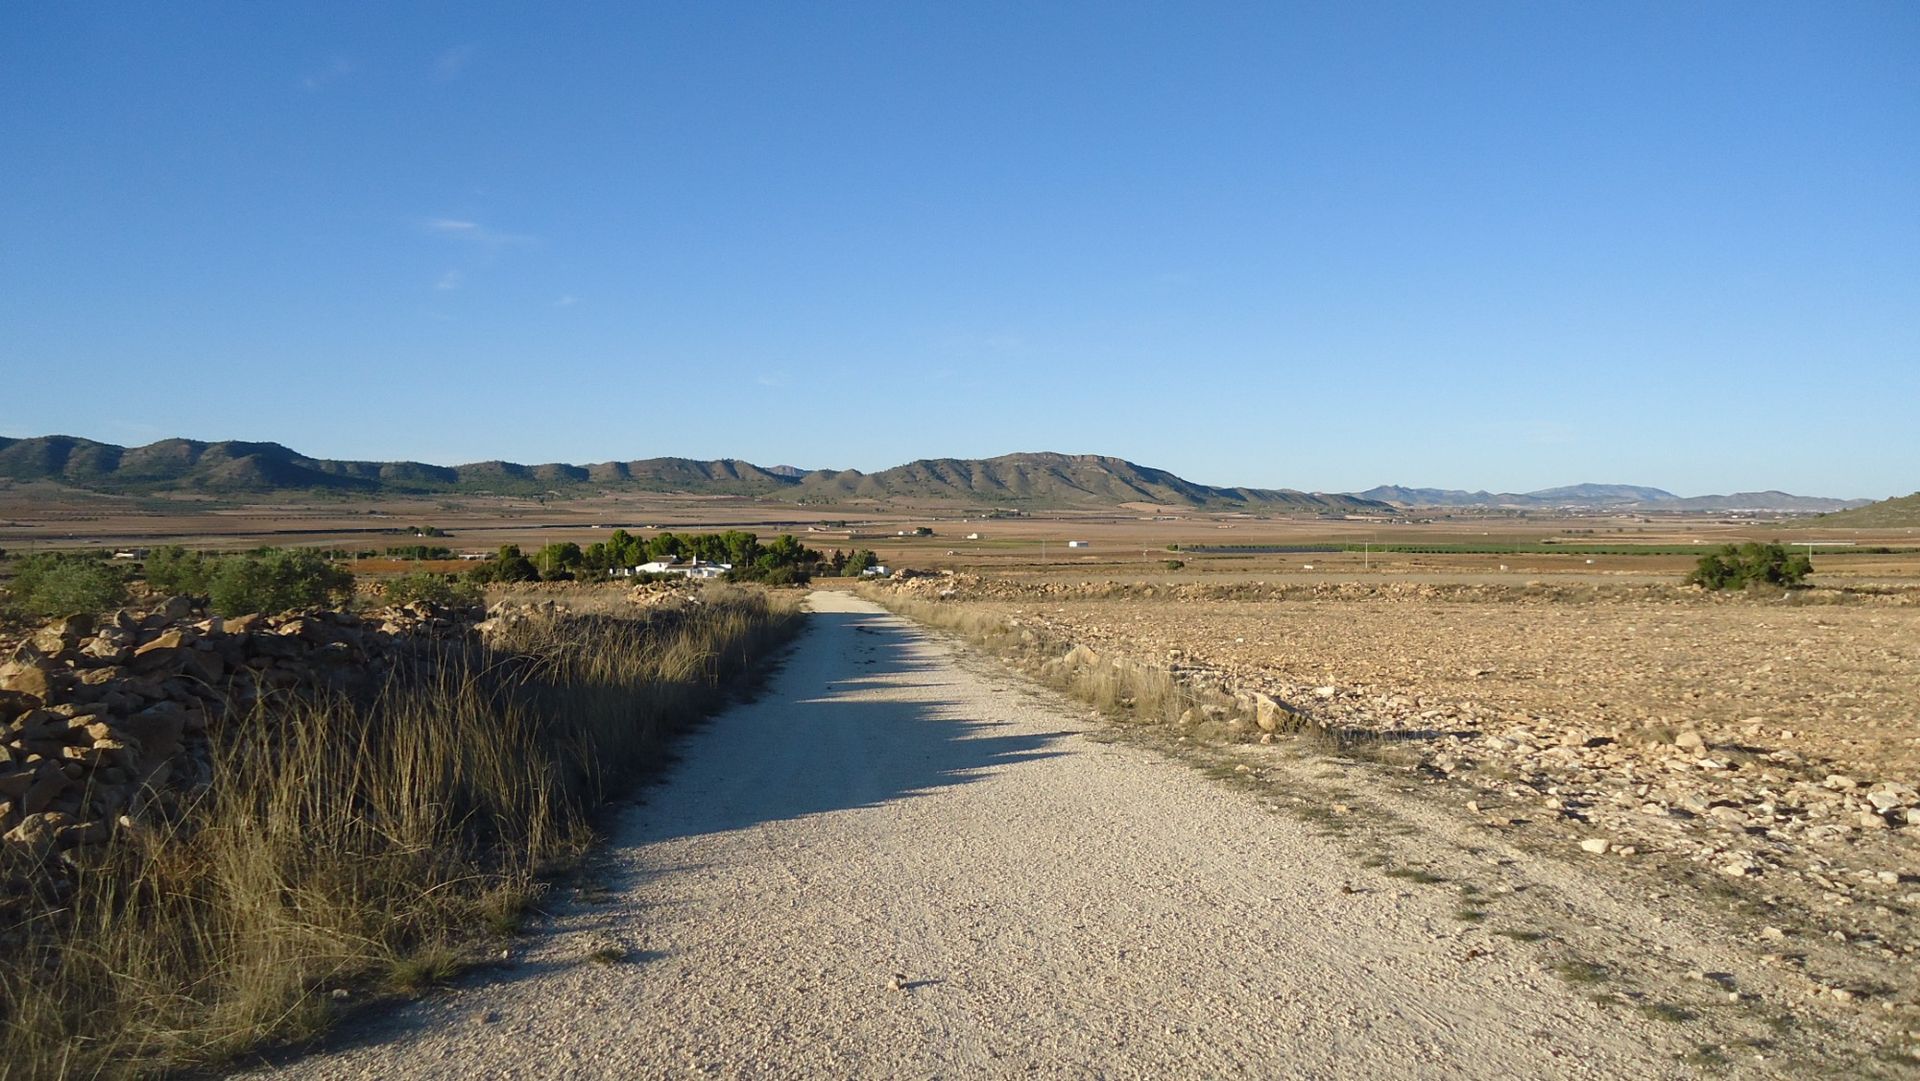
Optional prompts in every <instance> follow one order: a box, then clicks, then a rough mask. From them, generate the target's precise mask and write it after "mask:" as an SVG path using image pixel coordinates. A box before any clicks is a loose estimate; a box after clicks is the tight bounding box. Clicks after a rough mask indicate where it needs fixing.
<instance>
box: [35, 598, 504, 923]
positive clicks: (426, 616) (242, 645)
mask: <svg viewBox="0 0 1920 1081" xmlns="http://www.w3.org/2000/svg"><path fill="white" fill-rule="evenodd" d="M477 614H478V613H477V612H470V611H462V610H454V609H442V608H437V607H433V606H430V605H416V606H409V607H406V608H387V609H379V610H374V611H370V612H366V613H363V614H355V613H351V612H339V611H310V612H296V613H288V614H284V615H272V616H269V615H246V616H240V617H238V618H233V619H222V618H220V617H218V616H209V615H207V614H206V613H205V611H204V610H202V609H200V608H198V607H197V606H196V604H195V603H194V602H193V601H192V600H190V599H189V598H186V597H174V598H171V599H168V600H166V601H164V602H162V603H160V604H158V605H157V606H156V607H154V608H153V609H151V610H147V611H141V610H132V609H123V610H121V611H117V612H114V613H112V614H110V615H107V616H105V617H103V618H98V619H95V618H90V617H83V616H74V617H69V618H66V619H61V620H56V621H54V622H51V623H48V624H46V625H45V626H43V627H41V628H39V629H38V630H37V631H36V632H35V633H33V634H32V635H31V636H30V637H29V638H28V639H27V640H26V641H24V642H22V643H20V644H19V645H18V646H17V647H16V648H15V649H14V650H13V651H12V653H11V655H10V656H8V658H7V659H6V661H5V662H4V663H0V849H4V850H10V851H0V855H7V856H13V857H18V856H25V857H27V859H28V861H30V862H34V863H37V862H39V861H42V860H44V859H46V858H47V857H49V856H52V855H55V854H57V853H59V852H61V851H64V850H66V849H70V848H72V847H74V846H76V845H89V844H98V843H101V842H104V841H107V840H109V839H110V838H111V837H112V835H113V833H114V831H115V830H116V829H132V828H136V826H137V824H138V823H139V822H140V821H141V820H143V819H144V818H146V817H148V816H151V815H160V816H165V815H167V814H170V813H171V812H172V811H173V810H174V809H176V808H177V807H178V806H179V804H180V802H181V801H182V800H183V799H187V798H191V796H192V795H194V794H195V793H197V792H199V791H202V790H204V789H205V788H206V786H208V785H209V784H211V783H213V782H214V779H215V778H214V776H213V773H214V753H213V746H212V742H211V737H210V731H212V730H214V729H217V728H218V727H219V726H220V723H221V721H222V720H223V719H224V718H228V717H236V716H244V715H246V714H247V713H248V712H249V711H251V710H253V709H254V708H255V707H256V706H257V705H260V704H261V703H262V702H263V701H266V700H269V699H271V697H272V696H274V695H277V694H284V693H287V692H292V691H295V690H297V689H301V690H304V689H316V690H338V691H343V692H349V693H351V692H353V691H356V690H361V689H364V688H365V687H366V686H367V685H368V683H369V681H370V680H371V679H372V678H374V677H376V676H377V675H378V674H379V673H381V672H384V671H386V670H388V669H389V668H390V667H391V666H392V665H393V663H394V662H395V661H396V660H398V659H399V658H402V657H407V656H412V655H418V654H421V653H423V652H425V651H428V650H432V649H438V648H442V647H443V646H444V645H446V644H448V643H464V642H468V641H472V640H474V638H475V635H476V633H477V627H476V624H475V620H474V617H475V616H476V615H477ZM500 615H505V613H501V614H500ZM496 618H499V617H498V616H496ZM15 885H17V883H16V884H15Z"/></svg>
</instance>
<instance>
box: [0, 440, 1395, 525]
mask: <svg viewBox="0 0 1920 1081" xmlns="http://www.w3.org/2000/svg"><path fill="white" fill-rule="evenodd" d="M0 479H9V480H15V481H33V480H44V481H53V482H55V483H59V484H65V485H69V486H72V487H76V488H85V489H89V490H92V491H99V492H110V493H128V494H146V493H155V492H168V491H194V492H205V493H209V494H222V495H240V494H259V493H266V492H338V493H343V494H359V495H424V494H433V493H457V492H464V493H469V494H479V493H483V492H486V493H494V494H501V495H506V494H514V495H536V494H542V493H546V492H562V493H564V492H567V491H569V490H580V489H587V488H593V489H607V488H611V489H631V490H635V491H650V492H688V493H695V494H703V495H737V496H772V497H778V498H781V499H786V500H796V501H798V500H817V501H821V502H827V501H840V500H850V499H876V500H883V499H947V500H974V501H978V502H986V503H997V504H1007V505H1019V506H1048V507H1068V506H1118V505H1121V504H1125V503H1151V504H1155V505H1160V506H1173V507H1185V508H1194V509H1210V510H1251V511H1281V512H1287V511H1301V512H1308V513H1348V512H1368V511H1371V512H1381V511H1387V510H1390V509H1391V508H1389V507H1388V506H1387V505H1386V504H1384V503H1380V502H1376V501H1372V500H1366V499H1360V498H1357V497H1354V496H1349V495H1326V494H1320V493H1308V492H1297V491H1292V490H1290V489H1269V488H1217V487H1213V486H1210V485H1205V484H1196V483H1194V482H1192V481H1188V480H1185V479H1183V478H1181V477H1177V476H1175V475H1173V474H1172V473H1169V472H1167V471H1165V470H1162V469H1152V468H1149V467H1147V466H1141V465H1135V464H1134V463H1132V462H1129V461H1126V460H1124V459H1121V458H1112V457H1107V456H1104V455H1094V454H1054V453H1039V454H1007V455H1002V456H1000V457H998V458H986V459H961V458H931V459H921V460H920V461H916V462H910V463H908V464H906V465H902V466H895V467H894V468H892V469H886V470H882V471H880V472H878V473H862V472H860V471H859V470H857V469H843V470H831V469H814V470H800V469H797V468H795V467H793V466H776V467H773V468H771V469H767V468H762V467H760V466H757V465H754V464H753V463H751V462H741V461H735V460H731V459H723V460H720V461H696V460H693V459H689V458H647V459H642V460H637V461H628V462H598V463H595V464H592V465H567V464H563V463H549V464H545V465H519V464H517V463H514V462H499V461H490V462H475V463H471V464H468V465H457V466H440V465H427V464H425V463H422V462H360V461H339V460H334V459H328V458H311V457H308V456H306V455H304V454H300V453H299V452H297V451H294V450H290V449H288V448H287V447H283V446H281V445H280V444H278V443H247V442H236V441H225V442H217V443H204V442H200V441H197V440H191V439H164V440H161V441H160V442H157V443H150V444H148V445H146V446H143V447H121V446H116V445H114V444H111V443H98V442H95V441H93V440H90V439H81V438H78V437H75V436H65V435H54V436H43V437H38V438H32V439H9V438H4V437H0Z"/></svg>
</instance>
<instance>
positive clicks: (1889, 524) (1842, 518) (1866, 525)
mask: <svg viewBox="0 0 1920 1081" xmlns="http://www.w3.org/2000/svg"><path fill="white" fill-rule="evenodd" d="M1820 524H1821V525H1831V526H1843V527H1844V526H1854V527H1858V528H1862V529H1898V528H1900V527H1901V526H1920V492H1915V493H1913V494H1912V495H1903V496H1899V497H1897V498H1894V499H1882V500H1881V501H1880V502H1878V503H1869V504H1867V505H1866V506H1863V507H1855V508H1854V509H1852V510H1845V511H1841V512H1839V513H1838V514H1823V515H1821V516H1820Z"/></svg>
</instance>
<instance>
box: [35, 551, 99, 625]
mask: <svg viewBox="0 0 1920 1081" xmlns="http://www.w3.org/2000/svg"><path fill="white" fill-rule="evenodd" d="M8 592H9V593H10V594H11V596H12V599H13V606H14V607H16V608H18V609H19V610H20V611H21V612H23V613H25V614H27V615H30V616H39V617H42V618H45V617H49V616H70V615H78V614H80V613H83V612H98V611H100V610H102V609H106V608H114V607H117V606H119V605H120V604H123V603H125V601H126V599H127V583H126V580H125V579H124V578H123V577H122V576H121V574H120V572H119V570H118V569H116V568H114V567H112V566H110V565H108V564H107V563H104V562H102V561H101V560H99V559H97V558H94V557H92V556H83V555H73V554H68V553H62V552H43V553H40V554H39V555H30V556H27V557H26V558H24V559H21V560H20V561H19V562H17V563H15V564H14V568H13V584H12V586H10V587H9V590H8Z"/></svg>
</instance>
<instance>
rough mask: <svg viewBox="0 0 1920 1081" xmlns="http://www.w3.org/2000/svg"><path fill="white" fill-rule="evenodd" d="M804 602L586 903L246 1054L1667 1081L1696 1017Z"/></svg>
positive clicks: (960, 667) (876, 629)
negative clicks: (756, 678)
mask: <svg viewBox="0 0 1920 1081" xmlns="http://www.w3.org/2000/svg"><path fill="white" fill-rule="evenodd" d="M813 608H814V615H813V617H812V620H813V623H814V624H815V625H814V627H813V629H812V630H811V632H810V633H809V634H808V635H807V636H806V637H805V638H804V639H803V640H802V642H801V643H800V644H799V646H798V647H797V648H796V650H795V652H794V654H793V655H792V657H791V658H790V659H789V660H788V662H787V664H786V665H785V667H784V669H783V671H782V672H781V673H780V675H779V676H778V678H777V680H776V682H775V684H774V686H772V687H771V688H770V689H769V690H768V692H767V693H766V694H765V695H764V696H763V697H762V698H761V699H760V700H759V701H758V702H757V703H755V704H753V705H750V706H746V707H742V708H739V709H736V710H734V711H732V712H730V713H728V714H726V715H725V716H723V717H721V718H719V719H717V720H716V721H714V722H713V723H712V724H711V725H709V726H708V727H706V728H705V729H703V730H702V731H700V732H698V733H695V734H693V735H692V736H690V737H689V738H688V739H687V740H686V742H685V744H684V760H683V761H682V762H681V763H680V765H679V766H678V767H676V769H675V770H674V771H673V772H672V774H671V775H670V777H669V778H668V779H667V780H666V781H665V782H664V783H663V784H661V785H660V786H658V787H657V788H654V789H652V790H650V791H648V792H647V793H646V796H645V803H644V804H642V805H638V806H635V807H634V808H632V809H631V810H630V811H628V812H627V813H626V814H625V816H624V818H623V822H622V824H621V826H620V828H619V830H618V831H617V835H616V836H615V837H614V838H613V839H612V840H611V843H610V844H609V846H608V848H607V849H606V850H605V852H604V853H603V855H602V857H601V862H602V866H601V868H600V872H599V873H600V876H601V881H603V882H604V883H605V884H606V887H607V890H608V893H607V895H606V896H605V897H604V898H593V899H591V901H593V902H597V903H590V902H589V901H576V902H570V903H568V904H565V905H562V906H560V908H561V911H560V912H559V913H558V917H557V919H556V920H555V922H554V924H553V926H552V927H550V928H547V929H543V930H541V931H540V932H538V933H536V934H535V935H534V936H533V937H532V938H531V939H529V940H525V941H524V942H523V944H522V945H521V946H519V947H516V952H517V953H518V956H516V957H515V958H514V960H513V962H512V963H511V964H508V965H505V966H502V967H501V968H499V969H497V970H494V971H492V972H489V973H486V974H484V975H483V976H481V977H479V978H476V979H473V980H471V981H469V982H468V983H466V984H465V985H464V986H463V987H462V988H460V989H458V990H456V991H454V992H451V993H449V994H445V995H441V996H437V997H434V998H430V999H428V1000H426V1001H424V1002H422V1003H420V1004H417V1005H415V1006H412V1007H408V1008H406V1009H404V1010H401V1011H398V1012H397V1013H395V1014H393V1015H392V1016H390V1017H388V1018H386V1019H384V1020H382V1021H380V1022H379V1023H377V1024H374V1025H372V1026H366V1025H363V1026H361V1027H359V1028H357V1029H354V1030H350V1031H348V1032H346V1033H343V1035H342V1036H341V1037H340V1038H338V1039H336V1041H335V1042H334V1045H333V1046H332V1047H330V1048H329V1049H327V1050H324V1051H322V1052H320V1053H317V1054H315V1055H312V1056H309V1057H306V1058H304V1059H300V1060H297V1061H294V1062H292V1063H290V1064H288V1065H286V1066H284V1067H282V1068H281V1069H279V1070H276V1071H271V1074H272V1075H273V1076H286V1077H299V1078H321V1077H326V1078H342V1077H351V1078H375V1077H379V1078H385V1077H399V1076H406V1077H444V1078H460V1079H462V1081H465V1079H469V1078H478V1077H526V1078H532V1077H540V1078H548V1077H551V1078H560V1077H569V1078H571V1077H608V1078H614V1077H618V1078H632V1077H678V1076H725V1077H795V1078H801V1077H808V1078H811V1077H916V1078H925V1077H949V1078H966V1077H997V1076H1064V1077H1115V1078H1135V1077H1137V1078H1164V1077H1257V1078H1277V1077H1302V1078H1320V1077H1328V1078H1333V1077H1339V1078H1375V1077H1439V1076H1446V1077H1484V1078H1496V1077H1498V1078H1548V1077H1555V1078H1558V1077H1593V1078H1602V1077H1606V1078H1615V1077H1636V1078H1647V1077H1686V1076H1693V1072H1692V1071H1691V1070H1690V1069H1689V1068H1687V1067H1686V1066H1684V1065H1682V1064H1681V1063H1680V1062H1679V1061H1678V1060H1677V1058H1676V1055H1677V1053H1678V1051H1679V1050H1680V1049H1681V1048H1683V1047H1685V1046H1688V1045H1689V1044H1691V1043H1697V1042H1698V1041H1699V1040H1700V1039H1701V1034H1700V1033H1699V1032H1698V1031H1689V1032H1687V1033H1686V1034H1682V1033H1681V1032H1680V1031H1679V1029H1678V1028H1677V1027H1676V1026H1675V1025H1673V1024H1663V1023H1662V1022H1660V1021H1658V1020H1650V1019H1647V1018H1644V1017H1642V1016H1641V1015H1640V1014H1637V1013H1634V1012H1632V1011H1627V1010H1622V1009H1619V1008H1617V1007H1609V1006H1606V1005H1602V1004H1597V1003H1596V1002H1595V1001H1594V1000H1593V999H1592V997H1591V995H1590V994H1589V993H1587V989H1583V988H1581V987H1579V986H1577V985H1574V984H1570V983H1568V982H1565V981H1564V980H1563V979H1561V978H1558V977H1556V976H1555V975H1554V974H1553V973H1552V972H1551V971H1550V970H1549V968H1548V967H1547V966H1546V965H1545V964H1543V961H1542V958H1541V956H1540V955H1539V953H1538V951H1537V950H1536V949H1535V948H1534V947H1533V946H1531V945H1528V944H1525V943H1521V942H1516V941H1512V940H1510V939H1507V938H1501V937H1498V936H1496V935H1493V934H1490V933H1489V932H1488V931H1487V930H1486V929H1485V928H1483V927H1479V926H1475V925H1471V924H1462V923H1461V922H1460V921H1459V920H1458V918H1457V917H1456V916H1455V907H1456V905H1455V901H1454V899H1453V898H1452V897H1451V896H1450V895H1448V894H1447V893H1446V892H1444V891H1440V890H1434V889H1430V888H1422V887H1421V886H1419V885H1415V884H1410V883H1407V882H1405V881H1402V880H1398V879H1394V878H1391V877H1387V876H1386V875H1383V874H1381V873H1379V872H1378V871H1373V870H1368V869H1365V868H1361V867H1359V866H1356V865H1355V863H1354V862H1353V860H1352V857H1351V856H1350V854H1348V853H1347V852H1345V851H1343V850H1342V849H1341V847H1340V846H1339V845H1338V843H1337V842H1335V841H1334V840H1331V839H1329V838H1328V837H1326V836H1325V835H1324V834H1323V833H1322V832H1320V831H1317V830H1315V829H1313V828H1311V827H1310V825H1308V824H1306V823H1303V822H1301V821H1297V820H1295V819H1292V818H1288V817H1285V816H1281V815H1277V814H1274V813H1271V812H1270V811H1269V810H1268V809H1266V808H1264V807H1263V806H1262V805H1261V804H1260V803H1259V801H1257V800H1255V799H1253V798H1250V797H1248V796H1246V795H1244V794H1240V793H1235V792H1232V791H1230V790H1228V789H1226V788H1223V787H1222V786H1221V785H1220V784H1218V783H1217V782H1214V781H1212V780H1209V779H1208V778H1206V777H1205V776H1203V775H1202V774H1201V773H1199V772H1197V771H1195V770H1193V769H1190V768H1187V767H1186V766H1184V765H1182V764H1180V763H1179V762H1177V761H1175V760H1173V759H1171V758H1168V757H1166V756H1164V755H1162V754H1159V753H1156V752H1154V751H1151V750H1147V749H1144V748H1140V747H1133V746H1125V745H1116V744H1109V743H1102V742H1096V741H1094V740H1089V739H1087V738H1085V736H1084V734H1083V733H1084V732H1085V731H1086V730H1087V729H1088V728H1089V724H1088V722H1087V721H1085V720H1084V719H1083V718H1084V716H1085V715H1084V712H1082V711H1079V710H1076V709H1074V708H1073V707H1071V706H1070V705H1067V704H1064V703H1063V702H1061V701H1060V700H1059V699H1056V698H1054V697H1052V696H1051V695H1045V694H1041V693H1038V692H1035V691H1032V690H1030V689H1028V688H1026V687H1025V686H1023V685H1021V684H1019V683H1017V682H1015V681H1012V680H1010V679H1007V678H1004V677H1000V676H998V675H996V674H995V673H994V672H993V671H991V670H990V669H988V668H986V667H985V666H983V665H980V664H978V663H972V662H969V663H960V662H959V661H958V660H956V658H955V656H954V654H953V652H952V651H951V650H950V648H949V647H948V646H946V645H945V644H943V643H941V642H939V641H936V640H932V639H929V638H928V637H927V636H925V635H924V634H923V633H922V632H920V631H918V630H915V629H913V628H911V627H910V626H909V625H908V624H906V623H904V622H902V621H900V620H897V619H895V618H893V617H891V616H887V615H884V614H882V613H881V612H880V611H879V610H878V609H877V608H875V607H873V606H872V605H869V604H867V603H866V602H863V601H859V600H855V599H852V598H849V597H846V596H843V595H839V594H816V595H815V597H814V602H813ZM1557 900H1558V899H1556V901H1557ZM1570 900H1572V899H1570ZM1567 907H1568V908H1569V909H1571V908H1572V907H1574V906H1573V905H1572V904H1568V906H1567ZM609 945H611V946H618V947H620V948H623V949H625V950H626V951H628V952H627V955H626V957H625V959H623V960H620V961H616V962H613V963H595V962H594V961H593V960H591V959H590V955H591V954H593V953H594V952H595V951H596V950H597V949H599V948H600V947H602V946H609ZM896 974H899V975H900V976H901V977H903V978H904V979H903V980H902V981H894V977H895V975H896ZM890 982H899V983H901V984H902V986H901V987H900V989H894V988H893V987H890V986H889V984H890ZM1686 1028H1687V1029H1688V1030H1694V1029H1695V1026H1694V1025H1692V1024H1689V1025H1687V1026H1686ZM1763 1068H1764V1067H1763ZM264 1073H266V1071H263V1074H264Z"/></svg>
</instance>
